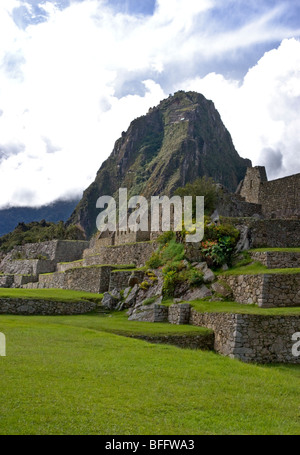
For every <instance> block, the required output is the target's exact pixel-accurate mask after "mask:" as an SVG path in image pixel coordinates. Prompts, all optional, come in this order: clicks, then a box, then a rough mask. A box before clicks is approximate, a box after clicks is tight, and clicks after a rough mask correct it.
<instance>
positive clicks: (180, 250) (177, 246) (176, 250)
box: [160, 239, 184, 264]
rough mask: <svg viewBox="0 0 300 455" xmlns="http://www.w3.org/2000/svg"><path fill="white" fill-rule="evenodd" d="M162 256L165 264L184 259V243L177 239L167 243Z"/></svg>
mask: <svg viewBox="0 0 300 455" xmlns="http://www.w3.org/2000/svg"><path fill="white" fill-rule="evenodd" d="M160 257H161V260H162V262H163V263H164V264H165V263H166V262H168V261H172V262H179V261H182V260H183V259H184V245H182V243H176V240H175V239H172V240H171V241H170V243H166V244H165V245H164V246H163V247H162V249H161V250H160Z"/></svg>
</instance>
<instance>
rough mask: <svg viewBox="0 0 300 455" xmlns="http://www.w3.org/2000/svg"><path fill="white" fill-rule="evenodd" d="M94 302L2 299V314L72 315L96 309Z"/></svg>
mask: <svg viewBox="0 0 300 455" xmlns="http://www.w3.org/2000/svg"><path fill="white" fill-rule="evenodd" d="M96 307H97V304H96V303H94V302H86V301H82V302H81V301H79V302H67V303H66V302H59V301H58V302H54V301H50V300H30V299H7V298H5V299H0V314H22V315H33V314H39V315H63V314H65V315H69V314H70V315H72V314H84V313H88V312H90V311H93V310H95V308H96Z"/></svg>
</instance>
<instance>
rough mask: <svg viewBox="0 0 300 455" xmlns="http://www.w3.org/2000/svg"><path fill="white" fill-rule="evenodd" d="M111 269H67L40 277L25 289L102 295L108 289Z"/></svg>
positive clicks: (107, 267) (104, 267)
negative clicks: (64, 290) (45, 289)
mask: <svg viewBox="0 0 300 455" xmlns="http://www.w3.org/2000/svg"><path fill="white" fill-rule="evenodd" d="M112 269H113V267H111V266H105V265H104V266H95V267H78V268H74V269H68V270H66V272H56V273H51V274H47V275H40V277H39V282H38V283H33V284H32V285H27V286H26V287H27V288H35V287H38V288H47V289H51V288H56V289H73V290H74V291H85V292H94V293H102V292H106V291H108V289H109V280H110V273H111V270H112Z"/></svg>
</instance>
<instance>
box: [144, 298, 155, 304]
mask: <svg viewBox="0 0 300 455" xmlns="http://www.w3.org/2000/svg"><path fill="white" fill-rule="evenodd" d="M155 300H156V297H149V298H148V299H146V300H144V301H143V305H151V304H152V303H154V302H155Z"/></svg>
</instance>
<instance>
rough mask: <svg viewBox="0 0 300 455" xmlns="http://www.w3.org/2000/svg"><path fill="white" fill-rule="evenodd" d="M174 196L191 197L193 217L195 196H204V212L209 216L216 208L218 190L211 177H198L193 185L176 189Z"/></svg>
mask: <svg viewBox="0 0 300 455" xmlns="http://www.w3.org/2000/svg"><path fill="white" fill-rule="evenodd" d="M174 195H175V196H181V197H184V196H193V198H194V200H193V217H194V218H195V216H196V204H195V201H196V196H204V211H205V214H206V215H210V214H211V213H212V212H213V211H214V210H215V208H216V204H217V197H218V190H217V187H216V184H215V182H214V180H213V179H212V178H211V177H206V176H204V177H200V178H198V179H197V180H195V181H194V182H193V183H187V184H186V185H185V186H184V187H180V188H177V190H176V191H175V193H174Z"/></svg>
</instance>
